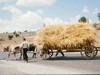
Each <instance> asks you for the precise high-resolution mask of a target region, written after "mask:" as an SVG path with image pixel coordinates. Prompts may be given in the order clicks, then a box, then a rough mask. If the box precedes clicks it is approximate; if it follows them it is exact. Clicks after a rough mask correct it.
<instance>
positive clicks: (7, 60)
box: [7, 53, 10, 61]
mask: <svg viewBox="0 0 100 75" xmlns="http://www.w3.org/2000/svg"><path fill="white" fill-rule="evenodd" d="M9 58H10V53H8V58H7V61H8V60H9Z"/></svg>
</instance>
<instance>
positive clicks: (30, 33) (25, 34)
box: [0, 31, 36, 41]
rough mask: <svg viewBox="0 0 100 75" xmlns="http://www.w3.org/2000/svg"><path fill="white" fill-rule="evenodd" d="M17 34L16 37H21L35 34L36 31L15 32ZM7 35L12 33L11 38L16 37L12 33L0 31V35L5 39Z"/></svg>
mask: <svg viewBox="0 0 100 75" xmlns="http://www.w3.org/2000/svg"><path fill="white" fill-rule="evenodd" d="M16 33H18V34H19V36H18V37H17V38H22V37H28V36H34V35H35V34H36V31H30V32H16ZM8 35H13V38H16V36H15V35H14V33H0V37H2V38H3V39H4V40H5V41H6V40H9V39H8Z"/></svg>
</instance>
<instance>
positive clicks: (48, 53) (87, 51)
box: [40, 44, 98, 60]
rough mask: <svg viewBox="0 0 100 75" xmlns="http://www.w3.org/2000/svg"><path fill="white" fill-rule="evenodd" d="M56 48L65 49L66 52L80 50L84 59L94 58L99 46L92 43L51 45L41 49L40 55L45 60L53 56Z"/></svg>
mask: <svg viewBox="0 0 100 75" xmlns="http://www.w3.org/2000/svg"><path fill="white" fill-rule="evenodd" d="M55 50H64V51H66V52H80V54H81V56H82V57H83V58H84V59H93V58H95V56H96V55H97V53H98V50H97V47H95V46H94V45H91V44H86V45H82V46H80V47H78V48H64V49H59V48H55V49H51V47H44V48H43V50H42V51H41V55H40V56H41V58H42V59H43V60H45V59H48V58H51V57H52V56H53V55H54V52H55ZM64 51H63V52H64Z"/></svg>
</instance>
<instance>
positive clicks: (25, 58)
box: [22, 38, 29, 62]
mask: <svg viewBox="0 0 100 75" xmlns="http://www.w3.org/2000/svg"><path fill="white" fill-rule="evenodd" d="M28 48H29V43H28V42H27V41H26V38H23V42H22V49H23V51H22V54H23V60H24V61H25V62H28V56H27V51H28Z"/></svg>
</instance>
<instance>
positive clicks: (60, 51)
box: [55, 50, 64, 57]
mask: <svg viewBox="0 0 100 75" xmlns="http://www.w3.org/2000/svg"><path fill="white" fill-rule="evenodd" d="M59 53H61V54H62V57H64V53H63V52H62V50H57V53H56V55H55V56H57V55H58V54H59Z"/></svg>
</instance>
